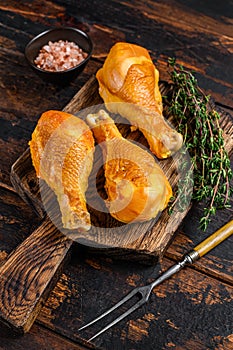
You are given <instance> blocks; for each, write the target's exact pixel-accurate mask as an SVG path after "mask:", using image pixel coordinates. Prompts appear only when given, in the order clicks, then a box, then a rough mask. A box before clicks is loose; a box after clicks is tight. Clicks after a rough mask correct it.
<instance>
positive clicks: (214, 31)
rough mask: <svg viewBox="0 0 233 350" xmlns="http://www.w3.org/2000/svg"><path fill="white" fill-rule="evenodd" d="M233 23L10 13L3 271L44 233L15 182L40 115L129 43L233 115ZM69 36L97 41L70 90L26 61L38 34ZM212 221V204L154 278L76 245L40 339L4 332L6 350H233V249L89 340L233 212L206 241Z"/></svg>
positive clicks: (220, 11)
mask: <svg viewBox="0 0 233 350" xmlns="http://www.w3.org/2000/svg"><path fill="white" fill-rule="evenodd" d="M232 12H233V6H232V2H231V1H230V0H229V1H224V2H212V1H205V2H199V1H194V0H189V1H183V0H179V1H178V0H176V1H173V0H167V1H162V0H160V1H149V0H146V1H143V2H141V1H137V0H134V1H124V2H123V1H122V2H118V1H104V0H102V1H89V2H88V1H84V0H80V1H78V2H77V1H72V0H67V1H62V0H61V1H58V0H57V1H54V0H52V1H50V2H48V1H43V0H42V1H37V0H33V1H30V2H24V1H14V0H8V1H5V0H2V1H1V3H0V23H1V27H0V68H1V69H0V102H1V103H0V118H1V119H0V152H1V168H0V170H1V171H0V181H1V186H0V193H1V202H0V217H1V222H0V261H1V263H0V264H4V262H6V260H7V257H8V256H9V254H10V253H11V252H13V251H14V250H15V249H16V248H17V247H18V246H19V244H20V243H21V242H22V241H23V240H24V239H25V238H26V237H28V235H29V233H31V232H33V230H34V229H36V227H37V226H38V225H39V223H40V219H39V218H38V217H37V215H36V214H35V213H34V212H33V211H32V210H31V208H30V207H28V206H27V205H26V204H25V203H24V202H23V201H22V200H21V199H20V197H19V196H18V195H17V194H16V193H15V191H14V190H13V188H12V185H11V181H10V168H11V165H12V164H13V163H14V161H15V160H16V159H17V158H18V157H19V155H20V154H22V152H23V151H24V150H25V149H26V148H27V143H28V140H29V139H30V135H31V132H32V130H33V128H34V126H35V124H36V122H37V120H38V117H39V115H40V114H41V113H42V112H43V111H45V110H47V109H52V108H54V109H63V108H64V107H65V106H66V105H67V103H68V102H69V101H70V100H71V98H72V97H73V96H74V95H75V94H76V93H77V91H78V90H79V89H80V88H81V87H82V86H83V85H84V83H85V82H86V81H87V80H88V79H89V77H90V76H91V75H93V74H94V73H95V72H96V70H97V69H98V68H99V67H100V66H101V65H102V63H103V60H104V58H105V56H106V54H107V52H108V50H109V48H110V47H111V46H112V44H113V43H115V42H116V41H119V40H126V41H130V42H135V43H138V44H139V45H143V46H145V47H147V48H148V49H149V50H150V52H151V56H152V58H153V59H154V61H155V62H156V64H157V66H158V69H159V70H160V76H161V79H164V80H166V78H167V73H166V61H167V57H169V56H176V57H177V60H178V61H179V62H182V63H183V64H184V65H185V67H187V68H190V69H193V70H194V71H195V72H196V76H197V78H198V81H199V84H200V86H201V87H202V88H203V89H204V90H205V91H206V93H208V94H211V95H212V96H213V97H214V99H215V102H216V104H217V105H218V106H219V107H221V108H222V110H224V111H225V112H226V113H229V114H230V115H232V109H233V104H232V101H233V99H232V97H233V96H232V95H233V89H232V87H233V74H232V52H233V46H232V45H233V37H232V17H231V14H232ZM61 25H71V26H75V27H77V28H81V29H84V30H86V31H87V32H88V33H89V34H90V35H91V37H92V39H93V41H94V52H93V57H92V59H91V61H90V62H89V64H88V66H87V67H86V68H85V70H84V72H83V73H82V75H81V76H80V77H79V78H78V79H77V80H76V81H75V82H73V83H71V84H70V85H69V86H67V87H65V88H59V87H56V86H53V85H50V84H46V83H44V82H42V81H41V80H40V79H39V78H38V77H37V76H35V74H34V73H33V72H32V71H31V70H30V69H29V68H28V66H27V63H26V61H25V59H24V54H23V52H24V47H25V45H26V43H27V42H28V41H29V40H30V39H31V38H32V37H33V36H34V35H35V34H37V33H39V32H41V31H42V30H44V29H47V28H50V27H52V26H61ZM231 160H232V162H233V158H232V156H231ZM202 210H203V204H202V203H199V204H194V206H193V208H192V209H191V211H190V212H189V214H188V216H187V217H186V219H185V220H184V222H183V224H182V226H181V227H180V228H179V230H178V231H177V234H176V236H175V238H174V241H173V242H172V244H171V245H170V247H169V248H168V250H167V252H166V255H165V257H164V259H162V261H161V262H160V263H159V264H157V265H155V266H148V267H145V266H143V265H140V264H137V263H133V262H131V263H130V262H129V263H127V264H126V263H124V262H119V261H116V260H112V259H110V258H108V257H103V256H99V255H93V254H90V252H88V250H87V249H85V248H83V247H81V246H78V245H74V246H73V250H72V256H71V261H70V263H69V264H68V265H67V267H66V268H65V269H64V271H63V273H62V275H61V277H60V279H59V280H58V282H57V284H56V285H55V287H54V289H53V290H52V292H51V293H50V295H49V297H48V299H47V301H46V303H45V304H44V306H43V308H42V310H41V312H40V314H39V316H38V318H37V320H36V322H35V324H34V326H33V327H32V328H31V330H30V332H29V333H28V334H26V335H25V336H23V337H20V338H18V337H15V336H13V335H11V334H8V332H7V331H6V330H5V329H4V327H2V328H1V332H0V349H7V350H8V349H9V350H10V349H21V348H22V349H24V348H27V347H28V348H30V349H59V350H60V349H67V348H69V349H88V348H96V349H97V348H99V347H101V348H103V349H136V350H137V349H142V348H144V349H158V350H160V349H178V350H181V349H182V350H183V349H194V350H199V349H200V350H206V349H217V350H222V349H224V350H225V349H226V350H228V349H233V333H232V329H233V317H232V314H233V301H232V296H233V271H232V259H233V250H232V242H233V237H231V238H229V239H228V240H227V241H225V242H223V243H222V244H221V245H220V246H219V247H217V248H215V249H214V250H213V251H212V252H211V253H209V254H208V255H207V256H205V257H203V258H202V259H201V260H199V261H198V262H196V263H195V265H194V266H193V267H189V268H186V269H184V270H183V271H181V272H180V273H179V274H178V275H176V276H174V277H173V278H172V279H170V280H169V281H167V282H165V283H164V284H162V285H161V286H159V287H158V288H156V289H155V290H154V292H153V294H152V296H151V298H150V300H149V302H148V303H147V304H146V305H145V306H144V307H143V308H142V309H139V310H137V311H136V312H135V313H134V314H132V315H131V316H130V317H129V318H128V319H126V320H125V321H122V322H121V323H119V324H118V325H116V326H115V327H114V328H112V329H111V330H109V331H108V332H106V334H104V335H103V336H101V337H100V338H98V339H96V340H95V341H94V343H93V345H92V344H90V345H88V344H87V343H86V342H85V340H84V339H86V338H88V337H89V336H91V335H92V334H93V333H95V331H96V330H97V326H95V327H93V328H91V329H88V330H86V331H83V332H82V333H80V334H79V333H78V328H79V327H80V326H81V325H83V323H85V322H87V321H88V320H90V319H91V318H92V317H93V316H95V315H96V314H97V313H99V312H102V311H104V310H105V308H106V307H107V306H110V305H112V304H113V303H114V302H116V301H117V300H118V299H119V298H121V296H123V295H124V294H125V293H127V292H128V291H130V290H131V289H132V288H133V287H134V286H136V285H142V284H144V283H146V282H148V281H151V280H152V279H153V278H155V277H156V276H157V274H158V273H159V272H161V271H163V270H165V269H166V268H167V267H168V266H170V265H171V264H173V262H174V260H177V259H178V258H180V257H181V256H182V254H184V253H185V252H186V251H188V250H189V249H191V248H192V247H193V246H194V245H195V244H197V243H198V242H200V240H202V239H203V238H204V237H206V236H207V235H209V234H210V233H211V232H213V231H214V230H215V229H217V228H218V227H219V226H221V225H222V224H224V223H226V222H227V221H228V220H229V219H232V209H230V210H228V211H225V210H224V211H221V212H220V213H218V215H217V216H216V217H215V218H214V219H213V221H212V222H211V224H210V226H209V228H208V230H207V232H206V233H202V232H201V231H200V230H199V229H198V219H199V217H200V214H201V212H202ZM3 266H4V265H3Z"/></svg>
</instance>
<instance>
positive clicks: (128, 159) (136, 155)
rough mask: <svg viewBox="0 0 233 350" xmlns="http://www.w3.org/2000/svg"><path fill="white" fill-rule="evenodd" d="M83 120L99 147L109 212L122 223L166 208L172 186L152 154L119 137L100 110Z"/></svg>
mask: <svg viewBox="0 0 233 350" xmlns="http://www.w3.org/2000/svg"><path fill="white" fill-rule="evenodd" d="M86 121H87V123H88V125H89V126H90V127H91V128H92V131H93V134H94V136H95V139H96V141H97V143H98V144H100V146H101V148H102V151H103V157H104V161H105V163H104V171H105V179H106V182H105V189H106V192H107V194H108V200H107V201H106V204H107V206H108V208H109V211H110V214H111V215H112V216H113V217H114V218H116V219H117V220H119V221H121V222H124V223H129V222H141V221H146V220H150V219H152V218H155V217H156V216H157V214H158V213H159V212H160V211H162V210H163V209H164V208H166V206H167V204H168V201H169V199H170V197H171V196H172V189H171V186H170V184H169V182H168V180H167V178H166V176H165V175H164V173H163V171H162V169H161V168H160V167H159V165H158V164H157V162H156V161H155V158H154V157H153V155H152V154H150V153H149V152H148V151H147V150H144V149H142V148H141V147H139V146H137V145H136V144H134V143H132V142H130V141H128V140H127V139H125V138H123V137H122V135H121V134H120V132H119V131H118V129H117V127H116V125H115V124H114V121H113V120H112V119H111V118H110V117H109V115H108V114H107V113H106V112H105V111H104V110H100V111H99V112H98V113H97V114H89V115H88V116H87V119H86Z"/></svg>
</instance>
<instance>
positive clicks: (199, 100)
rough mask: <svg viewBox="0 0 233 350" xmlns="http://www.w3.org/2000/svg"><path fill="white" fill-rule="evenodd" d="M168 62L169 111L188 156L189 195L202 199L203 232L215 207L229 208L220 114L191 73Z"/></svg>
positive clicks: (228, 172) (227, 167)
mask: <svg viewBox="0 0 233 350" xmlns="http://www.w3.org/2000/svg"><path fill="white" fill-rule="evenodd" d="M168 64H169V67H170V77H171V80H172V83H173V88H172V96H171V98H169V104H170V112H171V113H172V115H173V116H174V117H175V119H176V123H177V124H178V131H179V132H181V133H182V134H183V137H184V143H185V146H186V149H187V150H188V152H189V154H190V157H191V161H192V165H193V195H192V198H193V199H194V200H196V201H205V208H204V212H203V216H202V217H201V219H200V227H201V228H202V229H203V230H204V231H205V230H206V228H207V226H208V224H209V222H210V220H211V216H212V215H214V214H215V213H216V210H217V209H222V208H228V207H230V202H229V199H230V195H231V193H232V188H231V187H230V179H231V178H232V175H233V174H232V170H231V167H230V159H229V156H228V153H227V151H226V150H225V148H224V138H223V132H222V129H221V127H220V126H219V119H220V115H219V113H218V112H217V111H216V110H215V109H213V107H212V106H211V103H210V96H206V95H205V94H204V93H203V91H202V90H201V89H200V87H199V86H198V83H197V80H196V78H195V77H194V75H193V74H192V73H191V72H189V71H187V70H185V69H184V68H183V66H181V65H178V64H176V62H175V59H169V60H168ZM167 102H168V101H167ZM188 176H189V175H188Z"/></svg>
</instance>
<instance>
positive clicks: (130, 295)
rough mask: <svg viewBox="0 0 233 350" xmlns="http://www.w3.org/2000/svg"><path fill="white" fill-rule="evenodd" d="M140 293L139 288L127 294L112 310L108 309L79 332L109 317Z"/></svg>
mask: <svg viewBox="0 0 233 350" xmlns="http://www.w3.org/2000/svg"><path fill="white" fill-rule="evenodd" d="M138 291H139V288H138V287H137V288H134V289H133V290H132V291H131V292H130V293H129V294H127V295H126V296H125V297H124V298H122V299H121V300H120V301H119V302H118V303H116V304H115V305H113V306H112V307H111V308H110V309H108V310H107V311H105V312H104V313H102V314H101V315H100V316H98V317H96V318H95V319H94V320H92V321H90V322H89V323H87V324H85V325H84V326H82V327H81V328H79V331H81V330H82V329H85V328H87V327H89V326H91V325H92V324H94V323H96V322H97V321H99V320H101V318H104V317H105V316H107V315H108V314H110V313H111V312H112V311H114V310H115V309H117V308H118V307H119V306H121V305H123V304H124V303H125V302H126V301H128V300H129V299H131V298H132V297H133V296H134V295H136V294H137V293H138Z"/></svg>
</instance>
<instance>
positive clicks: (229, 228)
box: [193, 220, 233, 257]
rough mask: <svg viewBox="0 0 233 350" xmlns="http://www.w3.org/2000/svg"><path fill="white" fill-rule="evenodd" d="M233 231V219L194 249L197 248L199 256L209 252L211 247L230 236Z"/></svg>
mask: <svg viewBox="0 0 233 350" xmlns="http://www.w3.org/2000/svg"><path fill="white" fill-rule="evenodd" d="M232 233H233V220H231V221H229V222H228V223H227V224H226V225H224V226H223V227H221V228H220V229H219V230H217V231H216V232H215V233H213V234H212V235H211V236H209V237H208V238H206V239H205V240H204V241H203V242H201V243H199V244H198V245H197V246H196V247H195V248H193V250H195V251H196V252H197V253H198V255H199V257H201V256H203V255H205V254H206V253H208V252H209V251H210V250H211V249H213V248H214V247H216V246H217V245H218V244H220V243H221V242H223V241H224V240H225V239H226V238H228V237H230V236H231V235H232Z"/></svg>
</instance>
